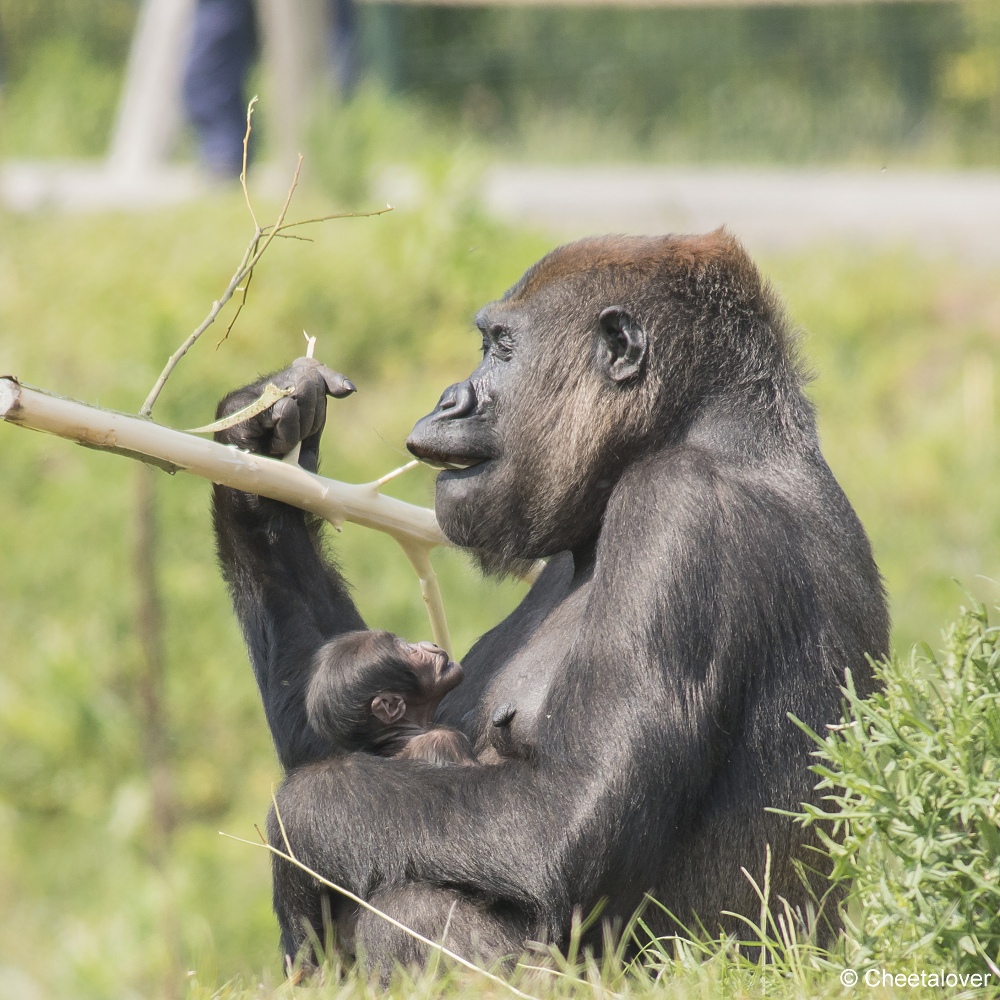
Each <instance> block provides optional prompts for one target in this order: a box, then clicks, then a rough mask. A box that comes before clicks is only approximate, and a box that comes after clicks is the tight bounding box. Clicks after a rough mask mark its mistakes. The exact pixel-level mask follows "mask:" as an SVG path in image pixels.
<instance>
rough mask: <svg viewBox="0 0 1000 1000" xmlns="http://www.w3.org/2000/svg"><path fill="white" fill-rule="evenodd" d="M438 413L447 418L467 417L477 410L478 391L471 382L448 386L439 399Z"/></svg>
mask: <svg viewBox="0 0 1000 1000" xmlns="http://www.w3.org/2000/svg"><path fill="white" fill-rule="evenodd" d="M437 410H438V413H439V414H440V415H442V416H444V417H445V419H447V420H455V419H457V418H459V417H467V416H469V415H470V414H472V413H474V412H475V410H476V391H475V389H473V388H472V383H471V382H458V383H457V384H455V385H450V386H448V388H447V389H445V391H444V393H443V394H442V395H441V399H440V400H438V405H437Z"/></svg>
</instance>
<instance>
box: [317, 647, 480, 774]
mask: <svg viewBox="0 0 1000 1000" xmlns="http://www.w3.org/2000/svg"><path fill="white" fill-rule="evenodd" d="M461 681H462V668H461V666H459V664H457V663H455V662H454V661H452V660H450V659H449V658H448V654H447V653H446V652H445V651H444V650H443V649H440V648H439V647H438V646H435V645H434V644H433V643H430V642H421V643H409V642H406V641H404V640H403V639H400V638H399V637H398V636H395V635H393V634H392V633H391V632H367V631H358V632H347V633H345V634H344V635H341V636H338V637H337V638H336V639H333V640H331V641H330V642H328V643H326V644H325V645H324V646H322V647H321V648H320V650H319V651H318V652H317V654H316V658H315V661H314V664H313V675H312V680H311V682H310V684H309V690H308V693H307V695H306V712H307V715H308V719H309V724H310V725H311V726H312V728H313V729H314V730H315V731H316V732H317V733H318V734H319V735H320V736H323V737H325V738H326V739H327V740H329V741H330V742H331V743H332V744H333V745H334V746H335V747H336V748H337V749H338V750H340V751H345V752H352V751H358V750H363V751H367V752H368V753H374V754H378V755H379V756H381V757H399V758H408V759H410V760H425V761H429V762H430V763H432V764H438V765H441V764H475V763H476V759H475V757H474V756H473V754H472V748H471V746H470V744H469V741H468V739H467V738H466V737H465V736H464V735H463V734H462V733H460V732H459V731H458V730H457V729H448V728H445V727H442V726H434V725H433V721H434V713H435V711H436V710H437V706H438V703H439V702H440V701H441V699H442V698H443V697H444V696H445V695H446V694H447V693H448V692H449V691H451V690H452V689H453V688H454V687H456V686H457V685H458V684H460V683H461Z"/></svg>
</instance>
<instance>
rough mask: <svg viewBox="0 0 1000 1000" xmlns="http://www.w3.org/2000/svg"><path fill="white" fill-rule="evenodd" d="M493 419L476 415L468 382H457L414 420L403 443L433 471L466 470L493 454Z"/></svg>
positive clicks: (473, 391)
mask: <svg viewBox="0 0 1000 1000" xmlns="http://www.w3.org/2000/svg"><path fill="white" fill-rule="evenodd" d="M492 425H493V420H492V416H491V414H490V413H488V412H486V413H481V412H479V399H478V397H477V395H476V390H475V388H474V387H473V385H472V383H471V381H469V380H468V379H466V380H465V381H464V382H456V383H455V384H454V385H450V386H448V388H447V389H445V391H444V392H443V393H442V394H441V398H440V399H439V400H438V404H437V406H435V407H434V409H433V411H432V412H431V413H428V414H427V416H426V417H422V418H421V419H420V420H418V421H417V423H416V426H415V427H414V428H413V430H412V431H410V436H409V437H408V438H407V440H406V447H407V448H408V449H409V450H410V453H411V454H412V455H415V456H416V457H417V458H419V459H420V460H421V461H422V462H426V463H427V464H428V465H430V466H432V467H433V468H436V469H467V468H469V466H471V465H477V464H478V463H480V462H482V461H485V460H486V459H487V458H491V457H492V456H493V455H494V451H495V449H494V447H493V426H492Z"/></svg>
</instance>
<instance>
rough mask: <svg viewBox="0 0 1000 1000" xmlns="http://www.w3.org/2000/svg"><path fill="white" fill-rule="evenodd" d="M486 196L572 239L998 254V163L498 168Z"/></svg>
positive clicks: (500, 209) (498, 208)
mask: <svg viewBox="0 0 1000 1000" xmlns="http://www.w3.org/2000/svg"><path fill="white" fill-rule="evenodd" d="M484 199H485V202H486V205H487V206H488V207H489V209H490V211H491V212H493V213H494V214H496V215H498V216H500V217H502V218H505V219H509V220H511V221H517V222H523V223H528V224H530V225H534V226H540V227H543V228H545V229H548V230H550V231H551V232H553V233H554V234H557V235H559V236H563V237H567V238H568V237H574V236H581V235H584V234H586V233H597V232H629V233H664V232H705V231H707V230H710V229H714V228H716V227H717V226H720V225H726V226H728V227H729V228H730V229H731V230H732V232H733V233H735V234H736V235H737V236H739V237H740V238H741V239H742V240H743V241H744V242H745V243H746V244H747V246H748V247H749V248H750V250H751V251H753V252H762V251H763V252H768V251H777V252H780V251H786V250H793V249H797V248H800V247H804V246H808V245H816V244H821V243H832V242H837V243H841V244H843V243H848V244H853V245H857V246H859V247H861V246H874V245H878V246H886V245H888V246H893V245H896V246H906V247H915V248H917V249H918V250H920V251H921V252H928V253H930V254H952V253H956V252H957V253H959V254H960V255H961V256H963V257H966V258H968V259H971V260H975V259H982V260H984V261H989V262H996V261H1000V172H982V173H974V172H968V173H965V172H954V173H930V172H917V171H905V172H904V171H900V172H896V171H893V170H882V171H878V170H875V171H868V172H866V171H863V170H765V169H761V170H730V169H720V168H704V169H695V168H660V167H601V168H579V169H560V168H551V167H527V166H495V167H493V168H491V169H490V170H489V171H488V173H487V175H486V177H485V183H484Z"/></svg>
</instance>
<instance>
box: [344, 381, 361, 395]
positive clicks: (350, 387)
mask: <svg viewBox="0 0 1000 1000" xmlns="http://www.w3.org/2000/svg"><path fill="white" fill-rule="evenodd" d="M344 388H345V389H346V390H347V391H348V392H357V391H358V387H357V386H356V385H355V384H354V383H353V382H352V381H351V380H350V379H349V378H345V379H344Z"/></svg>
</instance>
